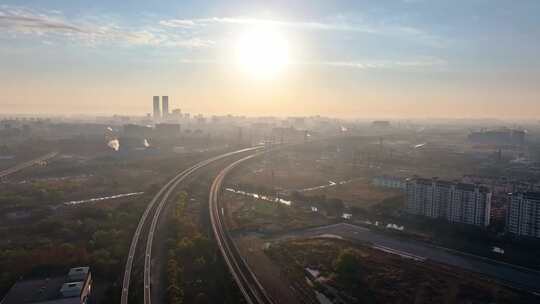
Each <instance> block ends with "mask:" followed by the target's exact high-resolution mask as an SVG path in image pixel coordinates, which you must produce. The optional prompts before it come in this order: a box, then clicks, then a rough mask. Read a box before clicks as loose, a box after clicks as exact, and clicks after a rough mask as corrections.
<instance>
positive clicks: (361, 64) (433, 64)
mask: <svg viewBox="0 0 540 304" xmlns="http://www.w3.org/2000/svg"><path fill="white" fill-rule="evenodd" d="M178 62H179V63H184V64H204V65H206V64H225V65H227V64H235V63H234V62H225V61H218V60H212V59H181V60H179V61H178ZM289 64H291V65H297V66H320V67H335V68H350V69H361V70H368V69H398V68H410V69H428V68H444V67H446V66H448V63H447V62H446V61H445V60H442V59H438V58H427V59H415V60H365V61H312V62H290V63H289Z"/></svg>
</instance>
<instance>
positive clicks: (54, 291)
mask: <svg viewBox="0 0 540 304" xmlns="http://www.w3.org/2000/svg"><path fill="white" fill-rule="evenodd" d="M91 291H92V274H91V273H90V268H89V267H75V268H71V269H70V270H69V272H68V273H67V275H62V276H41V277H34V278H29V279H23V280H20V281H18V282H17V283H15V285H13V286H12V287H11V289H10V290H9V292H8V293H7V294H6V296H5V297H4V299H2V300H1V301H0V304H86V303H89V299H90V295H91Z"/></svg>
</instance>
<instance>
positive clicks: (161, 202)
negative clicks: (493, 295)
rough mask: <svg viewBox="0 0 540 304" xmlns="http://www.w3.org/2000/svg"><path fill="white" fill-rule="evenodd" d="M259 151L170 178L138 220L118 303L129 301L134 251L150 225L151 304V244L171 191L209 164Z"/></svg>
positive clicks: (147, 290) (147, 286) (147, 296)
mask: <svg viewBox="0 0 540 304" xmlns="http://www.w3.org/2000/svg"><path fill="white" fill-rule="evenodd" d="M258 149H260V147H253V148H246V149H241V150H238V151H234V152H229V153H225V154H222V155H219V156H216V157H212V158H210V159H207V160H204V161H202V162H199V163H197V164H196V165H194V166H192V167H190V168H188V169H186V170H184V171H182V172H180V173H178V174H177V175H176V176H175V177H174V178H172V179H171V180H170V181H169V182H167V184H165V185H164V186H163V187H162V188H161V189H160V190H159V191H158V193H157V194H156V195H155V196H154V198H153V199H152V201H150V203H149V204H148V206H147V207H146V209H145V210H144V213H143V214H142V216H141V218H140V219H139V223H138V225H137V228H136V230H135V233H134V234H133V238H132V240H131V245H130V248H129V252H128V257H127V259H126V265H125V268H124V279H123V282H122V296H121V300H120V303H121V304H127V303H128V300H129V288H130V287H129V285H130V280H131V272H132V269H133V261H134V257H135V251H136V249H137V245H138V243H139V241H140V240H141V239H142V238H143V235H142V231H143V229H144V228H145V226H146V227H148V224H149V225H150V228H149V230H148V235H147V238H146V240H147V241H146V249H145V254H144V275H143V276H144V283H143V284H144V285H143V286H144V303H145V304H150V303H151V287H152V286H151V285H152V284H151V261H152V242H153V239H154V234H155V232H156V227H157V223H158V220H159V217H160V214H161V210H162V209H163V207H164V206H165V204H166V202H167V199H168V198H169V196H170V194H171V193H172V191H173V190H174V189H175V188H176V187H177V186H178V184H179V183H181V182H182V181H184V180H185V179H186V178H187V177H188V176H189V175H191V174H192V173H194V172H195V171H197V170H199V169H201V168H203V167H205V166H208V165H209V164H211V163H213V162H216V161H218V160H221V159H224V158H227V157H230V156H233V155H237V154H240V153H246V152H251V151H256V150H258ZM149 216H152V219H151V222H149V223H148V219H149Z"/></svg>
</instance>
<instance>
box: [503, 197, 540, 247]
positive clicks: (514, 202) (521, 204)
mask: <svg viewBox="0 0 540 304" xmlns="http://www.w3.org/2000/svg"><path fill="white" fill-rule="evenodd" d="M510 196H511V199H510V206H509V207H508V212H507V218H506V229H507V230H508V232H510V233H512V234H515V235H519V236H528V237H535V238H540V192H518V193H512V194H511V195H510Z"/></svg>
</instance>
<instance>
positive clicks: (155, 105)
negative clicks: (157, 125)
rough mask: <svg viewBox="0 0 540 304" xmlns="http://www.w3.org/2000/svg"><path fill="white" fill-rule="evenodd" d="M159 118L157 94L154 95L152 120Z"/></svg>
mask: <svg viewBox="0 0 540 304" xmlns="http://www.w3.org/2000/svg"><path fill="white" fill-rule="evenodd" d="M160 118H161V111H160V110H159V96H154V120H159V119H160Z"/></svg>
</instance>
